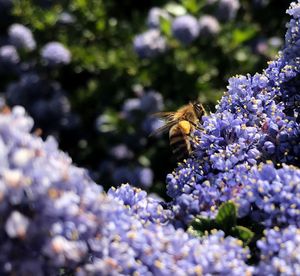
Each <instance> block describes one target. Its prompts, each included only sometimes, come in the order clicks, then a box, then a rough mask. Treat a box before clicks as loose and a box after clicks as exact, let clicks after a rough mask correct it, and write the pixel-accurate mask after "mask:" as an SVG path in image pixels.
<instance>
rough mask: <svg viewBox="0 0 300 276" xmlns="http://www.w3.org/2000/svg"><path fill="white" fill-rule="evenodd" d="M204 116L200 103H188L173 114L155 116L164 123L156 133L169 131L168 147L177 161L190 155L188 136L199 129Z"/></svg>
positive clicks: (166, 113)
mask: <svg viewBox="0 0 300 276" xmlns="http://www.w3.org/2000/svg"><path fill="white" fill-rule="evenodd" d="M204 114H205V109H204V107H203V106H202V104H201V103H200V102H194V103H189V104H187V105H185V106H183V107H181V108H180V109H178V110H177V111H175V112H161V113H158V114H156V115H157V116H159V117H161V118H162V119H164V120H165V121H166V123H165V125H164V126H162V127H161V128H160V129H158V130H157V131H156V133H157V132H164V131H167V130H168V131H169V140H170V146H171V148H172V152H173V153H174V155H175V156H176V157H177V160H182V159H184V158H187V157H188V156H189V155H190V154H191V153H192V146H191V137H190V134H191V133H192V132H193V131H194V130H195V129H196V128H198V127H199V124H200V123H201V119H202V117H203V115H204Z"/></svg>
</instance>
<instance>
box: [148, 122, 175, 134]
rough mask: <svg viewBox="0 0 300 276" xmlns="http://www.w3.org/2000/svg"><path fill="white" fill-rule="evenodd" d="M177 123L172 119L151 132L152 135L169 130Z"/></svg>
mask: <svg viewBox="0 0 300 276" xmlns="http://www.w3.org/2000/svg"><path fill="white" fill-rule="evenodd" d="M175 124H176V121H171V122H168V123H166V124H164V125H163V126H161V127H159V128H158V129H156V130H154V131H153V132H152V133H150V135H149V136H150V137H152V136H155V135H158V134H161V133H164V132H167V131H168V130H169V129H170V128H171V127H172V126H174V125H175Z"/></svg>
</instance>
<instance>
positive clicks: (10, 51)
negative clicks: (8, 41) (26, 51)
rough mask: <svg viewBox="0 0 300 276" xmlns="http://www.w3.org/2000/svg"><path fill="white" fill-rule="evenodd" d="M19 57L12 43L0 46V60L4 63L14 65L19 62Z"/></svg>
mask: <svg viewBox="0 0 300 276" xmlns="http://www.w3.org/2000/svg"><path fill="white" fill-rule="evenodd" d="M19 61H20V57H19V55H18V52H17V50H16V48H15V47H14V46H12V45H5V46H2V47H0V62H1V64H6V65H11V66H12V65H16V64H17V63H19Z"/></svg>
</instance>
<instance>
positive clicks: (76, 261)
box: [0, 107, 253, 275]
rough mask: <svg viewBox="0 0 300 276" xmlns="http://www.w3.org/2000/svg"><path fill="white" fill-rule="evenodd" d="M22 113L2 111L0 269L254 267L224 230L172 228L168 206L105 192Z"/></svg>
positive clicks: (163, 271)
mask: <svg viewBox="0 0 300 276" xmlns="http://www.w3.org/2000/svg"><path fill="white" fill-rule="evenodd" d="M24 113H25V112H24V109H23V108H22V107H16V108H14V109H13V111H12V113H11V114H6V115H4V114H1V115H0V141H1V147H2V150H1V153H2V159H3V161H6V162H2V166H1V167H0V176H1V177H0V191H1V201H0V215H1V217H2V218H3V223H2V224H1V227H0V235H1V237H2V239H1V242H0V245H1V252H0V272H1V274H22V273H24V272H26V273H38V274H50V275H55V274H58V273H59V272H60V271H61V268H64V269H65V270H66V271H67V272H68V273H77V275H86V274H101V275H103V274H111V273H116V274H133V273H141V274H142V275H153V274H155V275H169V274H170V273H175V274H177V275H182V274H184V273H189V274H195V275H196V274H220V275H228V274H230V275H241V274H246V273H252V271H253V268H252V267H249V266H248V265H247V264H246V263H245V261H246V260H247V258H248V254H249V251H248V249H245V248H243V247H242V246H241V243H240V242H239V241H238V240H236V239H234V238H232V237H227V238H224V233H223V232H221V231H219V232H215V233H213V234H212V235H210V236H207V237H203V238H201V239H198V238H194V237H192V236H190V235H189V234H187V233H185V232H184V231H183V230H180V229H179V230H176V229H174V227H173V226H172V225H171V224H167V221H166V219H168V218H169V214H170V212H169V211H166V210H164V209H163V208H162V206H161V205H160V203H159V202H158V201H157V200H155V199H152V198H147V195H146V194H145V193H144V192H142V191H139V190H136V189H133V188H131V187H130V186H129V185H124V186H122V187H121V188H119V189H117V190H115V189H112V190H111V191H110V192H109V195H108V196H107V195H105V194H103V193H102V188H101V187H100V186H98V185H96V184H95V183H94V182H93V181H92V180H91V179H90V178H89V177H88V176H87V174H86V172H85V171H84V170H83V169H80V168H76V167H75V166H73V165H72V163H71V159H70V158H69V157H68V156H67V155H65V154H64V153H62V152H60V151H59V150H58V149H57V144H56V142H55V140H54V139H53V138H52V139H51V138H50V139H48V140H47V141H46V142H43V141H42V139H40V138H39V137H35V136H32V135H31V134H29V131H30V129H31V127H32V126H33V121H32V120H31V119H30V118H29V117H27V116H25V114H24ZM161 222H164V224H161Z"/></svg>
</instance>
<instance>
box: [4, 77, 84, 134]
mask: <svg viewBox="0 0 300 276" xmlns="http://www.w3.org/2000/svg"><path fill="white" fill-rule="evenodd" d="M65 94H66V93H65V91H63V90H62V88H61V87H60V85H59V83H57V82H54V81H50V80H48V79H47V78H44V79H43V78H41V77H40V76H39V75H37V74H35V73H29V74H25V73H24V74H22V76H21V78H20V80H19V81H18V82H13V83H11V84H10V85H9V86H8V87H7V90H6V101H7V104H8V105H9V106H15V105H22V106H24V107H25V109H26V110H27V112H29V114H30V115H31V116H33V118H35V123H36V125H37V126H38V127H40V128H42V129H43V130H44V132H45V133H46V134H49V133H51V134H56V133H57V132H58V131H60V130H62V129H65V130H66V129H74V128H76V127H77V125H78V124H79V119H78V117H77V116H76V115H75V114H73V113H72V112H71V107H70V103H69V100H68V98H67V97H66V95H65ZM45 133H44V134H45Z"/></svg>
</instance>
